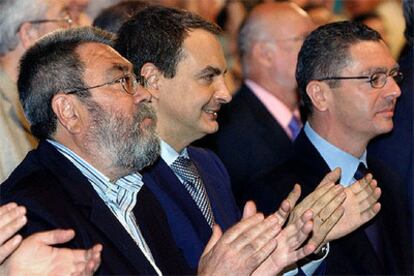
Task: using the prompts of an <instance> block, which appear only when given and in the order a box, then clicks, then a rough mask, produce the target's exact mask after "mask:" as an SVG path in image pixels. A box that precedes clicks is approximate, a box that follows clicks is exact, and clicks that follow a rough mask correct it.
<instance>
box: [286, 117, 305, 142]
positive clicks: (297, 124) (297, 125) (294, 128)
mask: <svg viewBox="0 0 414 276" xmlns="http://www.w3.org/2000/svg"><path fill="white" fill-rule="evenodd" d="M288 128H289V130H290V131H291V133H292V141H294V140H295V139H296V137H297V136H298V134H299V132H300V130H301V128H302V123H301V121H300V120H299V119H298V118H296V116H292V119H291V120H290V122H289V124H288Z"/></svg>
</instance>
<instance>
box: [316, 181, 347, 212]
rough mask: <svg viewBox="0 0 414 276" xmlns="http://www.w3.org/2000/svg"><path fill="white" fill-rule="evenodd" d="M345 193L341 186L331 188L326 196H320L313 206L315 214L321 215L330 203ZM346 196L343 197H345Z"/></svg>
mask: <svg viewBox="0 0 414 276" xmlns="http://www.w3.org/2000/svg"><path fill="white" fill-rule="evenodd" d="M341 194H345V193H344V188H343V187H342V186H341V185H335V186H333V187H331V188H330V189H329V190H328V191H327V192H326V193H325V194H323V195H322V196H320V197H319V198H318V199H317V200H316V201H315V202H314V203H313V205H312V210H313V212H314V213H315V214H319V212H320V211H321V210H322V209H324V208H325V207H326V206H328V205H329V203H330V202H331V201H332V200H334V199H335V198H337V197H338V196H340V195H341ZM343 196H344V195H342V197H343Z"/></svg>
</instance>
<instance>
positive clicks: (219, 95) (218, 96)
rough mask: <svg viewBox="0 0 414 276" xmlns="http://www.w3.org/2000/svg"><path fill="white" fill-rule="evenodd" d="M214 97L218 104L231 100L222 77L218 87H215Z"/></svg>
mask: <svg viewBox="0 0 414 276" xmlns="http://www.w3.org/2000/svg"><path fill="white" fill-rule="evenodd" d="M214 99H215V100H216V101H217V102H218V103H220V104H226V103H229V102H230V101H231V99H232V96H231V93H230V91H229V89H228V87H227V85H226V82H225V81H224V79H223V80H222V81H221V82H220V85H219V87H217V90H216V92H215V93H214Z"/></svg>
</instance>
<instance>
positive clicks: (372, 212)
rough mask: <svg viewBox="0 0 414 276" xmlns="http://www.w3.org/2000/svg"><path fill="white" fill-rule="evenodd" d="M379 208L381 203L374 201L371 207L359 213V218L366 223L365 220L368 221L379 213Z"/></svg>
mask: <svg viewBox="0 0 414 276" xmlns="http://www.w3.org/2000/svg"><path fill="white" fill-rule="evenodd" d="M380 210H381V203H379V202H377V203H375V204H374V205H373V206H372V207H370V208H368V209H366V210H364V211H363V212H362V213H361V219H362V221H363V223H366V222H367V221H369V220H371V219H372V218H373V217H375V216H376V215H377V214H378V213H379V211H380ZM363 223H362V224H363Z"/></svg>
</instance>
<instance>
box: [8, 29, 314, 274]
mask: <svg viewBox="0 0 414 276" xmlns="http://www.w3.org/2000/svg"><path fill="white" fill-rule="evenodd" d="M111 45H112V37H111V35H109V34H108V33H104V32H102V31H100V30H98V29H94V28H79V29H71V30H67V31H61V32H57V33H53V34H51V35H50V36H47V37H45V38H43V39H41V40H40V41H38V42H37V43H36V44H35V45H34V46H33V47H32V48H30V49H29V50H28V52H27V53H26V54H25V56H24V57H23V59H22V61H21V66H20V75H19V81H18V86H19V93H20V99H21V101H22V104H23V107H24V110H25V114H26V115H27V117H28V120H29V122H30V124H31V131H32V133H33V134H34V135H35V136H36V137H38V138H39V139H40V140H41V142H40V144H39V147H38V148H37V149H36V150H34V151H32V152H30V153H29V154H28V155H27V157H26V158H25V160H24V161H23V162H22V163H21V164H20V165H19V166H18V167H17V168H16V170H15V171H14V172H13V173H12V175H11V176H10V177H9V178H8V179H7V180H6V182H4V183H3V186H2V197H1V200H2V202H1V204H3V202H10V201H15V202H16V203H18V204H22V205H25V206H26V207H27V210H28V213H27V218H28V223H27V225H26V226H25V227H24V228H23V229H22V230H21V231H20V233H21V234H22V235H23V236H24V237H26V236H28V235H30V234H32V233H34V232H37V231H43V230H48V229H53V228H72V229H73V230H75V232H76V237H75V238H73V239H72V240H71V241H70V242H68V243H66V244H65V245H64V246H65V247H69V248H78V247H81V248H85V247H91V246H92V245H93V244H96V243H99V244H101V245H102V246H103V251H102V265H101V266H100V268H99V269H98V271H97V273H98V274H105V275H107V274H124V275H137V274H144V275H153V274H157V275H161V274H192V273H194V272H195V270H194V269H191V268H189V267H188V266H187V264H186V262H185V260H184V258H183V257H182V255H181V252H180V251H179V250H178V248H177V247H176V245H175V242H174V240H173V237H172V236H171V233H170V230H169V226H168V223H167V219H166V217H165V214H164V212H163V210H162V207H161V206H160V205H159V203H158V201H157V199H156V198H155V197H154V196H153V194H152V193H151V191H150V190H149V189H147V187H146V186H143V182H142V177H141V175H140V174H139V173H137V172H138V171H139V170H141V169H142V168H143V167H145V166H147V165H149V164H150V163H152V162H153V161H154V160H155V159H156V158H157V157H158V154H159V139H158V137H157V135H156V134H155V121H156V119H155V118H156V117H155V113H154V111H153V109H152V108H151V106H150V105H148V101H149V99H150V95H149V94H148V92H147V91H146V90H144V89H142V87H139V86H138V85H137V81H136V78H135V75H134V74H133V71H132V64H131V63H130V62H128V61H127V60H126V59H125V58H123V57H122V56H120V55H119V54H118V53H117V52H116V51H115V50H114V49H113V48H111ZM308 220H309V216H308V218H307V220H306V219H304V220H303V221H302V222H303V223H302V224H305V226H304V227H305V228H306V229H308V230H307V231H308V232H309V231H310V229H311V228H312V223H311V222H308ZM277 226H278V221H277V219H276V217H275V216H270V217H268V218H266V219H265V218H264V217H263V215H260V214H250V215H249V217H247V218H245V219H244V220H243V221H242V222H240V223H238V224H237V225H236V226H235V227H233V228H231V229H230V230H229V231H228V232H226V233H224V234H223V235H221V234H220V233H218V232H217V231H216V235H213V237H212V239H211V240H210V243H209V244H208V247H207V249H206V251H205V254H204V255H203V257H202V258H201V260H200V265H199V267H198V269H199V271H200V272H201V273H212V272H214V273H222V274H223V273H225V271H228V270H229V269H232V271H235V272H236V273H246V274H250V273H251V272H252V271H253V270H255V269H256V268H257V266H258V265H259V264H261V263H262V262H263V261H264V260H265V259H266V258H267V257H268V256H269V254H270V253H272V252H273V251H274V249H275V247H276V245H277V244H276V242H275V241H274V236H275V235H276V234H277V233H279V232H280V227H277ZM296 226H297V227H293V228H297V229H298V231H299V230H301V229H302V228H303V227H302V225H301V224H300V223H298V224H297V225H296ZM309 228H310V229H309ZM302 236H304V238H306V235H302ZM311 249H312V248H311ZM229 264H232V265H231V267H230V268H229V266H230V265H229Z"/></svg>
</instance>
